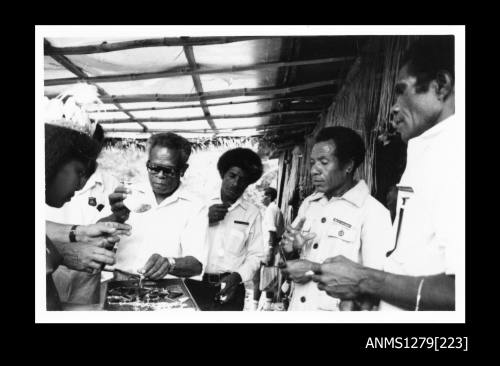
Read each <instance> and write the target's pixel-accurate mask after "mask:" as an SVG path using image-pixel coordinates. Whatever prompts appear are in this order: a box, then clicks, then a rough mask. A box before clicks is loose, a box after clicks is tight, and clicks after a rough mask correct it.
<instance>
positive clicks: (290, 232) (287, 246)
mask: <svg viewBox="0 0 500 366" xmlns="http://www.w3.org/2000/svg"><path fill="white" fill-rule="evenodd" d="M305 221H306V218H305V217H303V218H301V219H300V221H299V222H298V223H297V225H296V226H295V227H293V226H292V225H287V226H286V231H285V233H284V234H283V237H282V238H281V242H280V245H282V246H283V248H284V250H285V251H286V252H287V253H290V252H292V251H293V250H300V249H302V248H303V247H304V245H306V244H307V243H309V242H310V241H311V240H312V239H314V237H315V236H316V234H314V233H305V232H302V227H303V226H304V222H305Z"/></svg>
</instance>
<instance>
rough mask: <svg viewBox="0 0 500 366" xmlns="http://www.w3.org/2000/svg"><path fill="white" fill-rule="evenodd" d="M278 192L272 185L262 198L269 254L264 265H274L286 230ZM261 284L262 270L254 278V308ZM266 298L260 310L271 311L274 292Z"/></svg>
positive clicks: (256, 306)
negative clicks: (277, 201)
mask: <svg viewBox="0 0 500 366" xmlns="http://www.w3.org/2000/svg"><path fill="white" fill-rule="evenodd" d="M277 196H278V192H277V191H276V189H274V188H272V187H268V188H266V189H265V190H264V196H263V198H262V204H263V205H264V206H266V210H265V213H264V217H263V220H262V230H263V237H264V244H267V246H268V247H267V254H266V258H265V260H264V262H263V264H264V265H267V266H273V265H275V262H276V260H275V259H276V254H277V253H276V248H277V245H278V244H279V242H280V239H281V235H282V234H283V231H284V223H283V214H282V213H281V210H280V208H279V207H278V205H277V204H276V203H275V201H276V197H277ZM259 285H260V271H259V270H258V271H257V272H256V273H255V276H254V278H253V303H252V305H253V309H254V310H257V309H258V305H259V300H260V297H261V295H262V291H261V290H260V288H259ZM265 297H266V300H265V302H264V304H263V306H262V308H261V309H259V310H264V311H269V310H271V303H272V300H273V297H274V294H273V293H272V292H270V291H269V292H265Z"/></svg>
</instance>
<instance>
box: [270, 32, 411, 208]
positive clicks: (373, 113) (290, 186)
mask: <svg viewBox="0 0 500 366" xmlns="http://www.w3.org/2000/svg"><path fill="white" fill-rule="evenodd" d="M415 39H416V37H414V36H379V37H373V38H372V39H371V40H370V41H369V42H368V43H367V45H366V47H365V49H364V50H362V52H361V53H360V55H359V57H358V58H357V59H356V62H355V63H354V65H353V66H352V68H351V69H350V71H349V73H348V75H347V77H346V80H345V82H344V84H343V86H342V88H341V90H340V91H339V93H338V94H337V96H336V97H335V100H334V102H333V103H332V105H331V106H330V108H329V109H328V110H327V111H326V112H325V113H324V114H323V115H322V118H321V121H320V122H319V123H318V125H317V126H316V128H315V130H314V131H313V133H312V134H311V136H308V137H306V139H305V142H304V144H302V145H301V146H299V147H295V151H299V150H300V151H301V153H300V154H299V153H296V154H292V153H291V152H290V151H287V152H284V153H283V156H285V157H287V158H288V163H289V166H290V167H288V166H287V169H286V170H287V171H288V172H292V171H293V172H295V174H297V177H296V178H290V177H286V180H285V184H284V186H283V189H282V190H281V191H280V192H279V193H280V195H282V196H283V198H284V199H283V200H282V206H281V208H282V211H283V212H287V210H288V201H289V198H290V197H292V196H293V193H294V192H295V193H296V195H297V193H298V195H299V202H298V204H300V202H302V200H303V199H304V198H305V197H307V196H308V195H309V194H311V193H312V191H313V187H312V185H311V180H310V175H309V171H310V165H309V154H310V151H311V148H312V145H313V137H314V136H315V134H317V132H318V131H319V130H320V129H321V128H323V127H329V126H346V127H350V128H352V129H354V130H356V131H357V132H358V133H360V134H361V136H362V137H363V138H364V140H365V146H366V151H367V152H366V157H365V162H364V164H363V165H362V166H361V167H360V168H359V169H358V171H357V178H361V179H364V180H365V181H366V182H367V184H368V186H369V187H370V188H371V191H372V194H374V195H375V194H376V191H377V186H376V182H377V180H376V179H375V177H376V164H375V161H376V160H375V147H376V141H377V137H378V136H379V135H380V134H382V133H383V132H385V131H386V130H387V125H388V123H389V113H390V107H391V105H392V102H393V88H394V84H395V79H396V76H397V71H398V69H399V60H400V58H401V56H402V54H403V53H404V52H405V51H406V49H407V48H408V46H409V45H410V43H411V42H412V41H414V40H415ZM291 151H293V149H291ZM283 162H286V159H283Z"/></svg>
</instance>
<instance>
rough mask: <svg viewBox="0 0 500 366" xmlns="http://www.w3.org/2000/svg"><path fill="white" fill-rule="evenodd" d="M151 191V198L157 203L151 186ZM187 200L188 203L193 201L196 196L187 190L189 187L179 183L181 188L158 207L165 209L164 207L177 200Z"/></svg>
mask: <svg viewBox="0 0 500 366" xmlns="http://www.w3.org/2000/svg"><path fill="white" fill-rule="evenodd" d="M149 191H150V194H151V197H152V199H153V201H154V203H156V198H155V195H154V192H153V188H151V184H149ZM181 199H182V200H186V201H193V200H194V194H193V193H192V192H191V191H189V190H188V189H187V187H186V186H185V185H184V184H182V182H180V183H179V186H178V187H177V189H176V190H175V192H174V193H172V194H171V195H170V196H168V197H167V198H165V199H164V200H163V201H161V202H160V203H159V204H158V205H157V207H163V206H166V205H168V204H170V203H173V202H175V201H177V200H181Z"/></svg>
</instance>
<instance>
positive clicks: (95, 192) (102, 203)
mask: <svg viewBox="0 0 500 366" xmlns="http://www.w3.org/2000/svg"><path fill="white" fill-rule="evenodd" d="M118 185H119V183H118V181H117V180H116V179H115V178H114V177H113V176H111V175H109V174H106V173H104V172H103V171H101V170H99V168H98V169H97V170H96V172H95V173H94V174H92V175H91V176H90V178H89V179H88V180H87V182H86V183H85V186H84V187H83V188H82V189H81V190H79V191H76V192H75V195H74V196H73V198H72V199H71V200H70V201H69V202H66V203H65V204H64V206H62V207H60V208H55V207H50V206H48V205H46V218H47V220H49V221H53V222H57V223H61V224H73V225H89V224H95V223H96V222H97V221H98V220H99V219H101V218H103V217H106V216H109V215H110V214H111V206H110V204H109V200H108V196H109V195H110V194H111V193H113V191H114V190H115V188H116V187H117V186H118ZM99 208H100V210H99Z"/></svg>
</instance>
